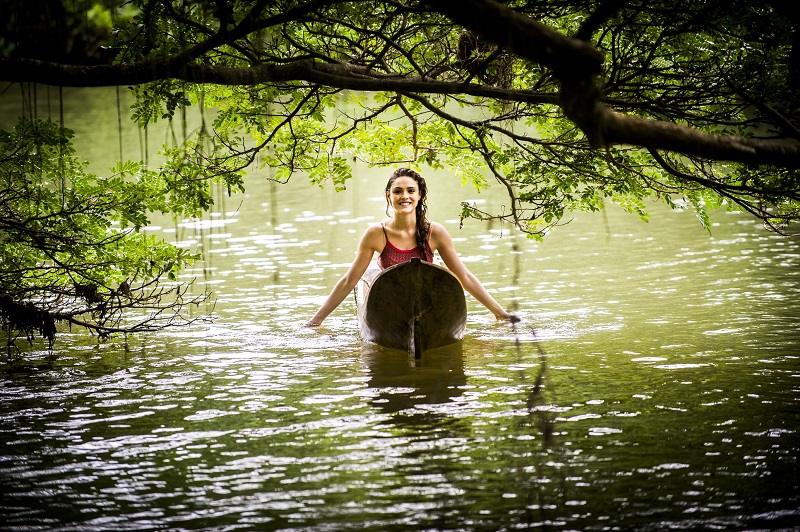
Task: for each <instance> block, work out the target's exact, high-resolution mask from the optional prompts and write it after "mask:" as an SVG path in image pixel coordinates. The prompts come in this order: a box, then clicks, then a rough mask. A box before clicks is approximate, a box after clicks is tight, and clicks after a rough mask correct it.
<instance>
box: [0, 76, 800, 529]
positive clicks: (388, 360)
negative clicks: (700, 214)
mask: <svg viewBox="0 0 800 532" xmlns="http://www.w3.org/2000/svg"><path fill="white" fill-rule="evenodd" d="M15 90H16V89H9V90H7V91H6V92H5V93H3V95H2V98H0V109H2V114H3V122H4V125H6V126H7V125H8V123H9V121H10V120H9V119H10V118H13V116H12V115H14V114H15V113H18V112H19V106H20V100H21V99H20V97H19V93H18V92H16V93H15V92H14V91H15ZM51 91H53V92H54V91H55V89H51ZM44 94H47V93H46V92H45V89H40V90H39V99H40V100H41V101H42V103H41V104H40V108H39V113H40V114H41V113H44V112H45V111H44V110H43V109H44V107H42V106H44V105H45V103H46V102H48V101H49V102H52V100H53V98H54V96H53V93H49V94H48V96H47V97H45V96H44ZM56 102H57V100H56ZM50 105H51V109H50V111H49V112H50V113H51V114H53V115H54V116H55V117H57V116H58V115H59V113H60V111H59V110H58V109H59V108H58V104H57V103H50ZM116 109H117V96H116V93H115V91H114V89H91V90H69V91H67V90H65V95H64V110H63V115H64V120H65V124H66V125H67V126H68V127H71V128H73V129H75V130H76V132H77V134H78V135H77V138H76V144H77V146H78V148H79V150H81V153H84V154H86V156H87V157H90V158H91V159H92V164H93V166H92V167H93V169H94V170H95V171H96V172H103V171H106V170H104V168H103V167H104V166H105V168H107V167H108V166H109V165H110V164H111V163H112V162H113V161H114V159H115V158H116V157H117V156H118V154H119V153H120V152H123V154H124V156H125V157H130V158H137V159H138V158H139V157H140V155H141V154H142V153H145V152H147V156H148V157H153V156H154V154H155V152H156V150H157V146H158V145H159V144H160V143H161V142H163V138H156V137H158V136H157V135H155V134H149V136H148V139H147V140H148V142H150V143H151V144H150V145H148V147H147V149H145V148H144V147H143V146H144V144H143V142H144V141H142V140H141V138H142V134H141V133H140V132H137V130H136V129H135V128H132V127H131V126H130V125H129V124H128V123H127V118H124V117H123V120H124V121H125V123H124V124H122V126H121V127H122V130H123V137H122V141H121V140H120V135H119V131H120V129H119V128H120V124H119V123H118V116H117V111H116ZM11 123H13V120H11ZM386 174H387V171H385V170H374V169H368V168H362V167H359V168H357V169H356V172H355V176H354V178H353V180H352V181H351V182H350V183H348V186H347V190H346V191H344V192H340V193H336V192H334V191H333V189H332V187H330V186H329V187H327V188H325V189H319V188H314V187H312V186H311V185H310V184H308V183H307V182H304V179H303V178H302V176H298V177H295V178H293V179H292V180H291V181H290V182H289V183H288V184H285V185H279V184H275V183H272V182H269V181H268V180H266V179H265V177H266V176H267V174H266V173H265V172H264V171H256V172H253V173H252V174H251V175H249V176H248V178H247V193H245V194H239V195H236V196H234V197H230V198H227V197H225V198H223V197H222V196H221V195H219V198H218V204H217V207H216V209H215V212H214V213H213V214H211V215H209V216H206V217H205V218H204V219H201V220H193V221H192V220H190V221H182V222H179V223H172V222H170V221H163V220H162V221H157V220H154V224H153V225H152V226H150V227H148V228H147V230H148V231H152V232H154V233H156V234H159V235H161V236H163V237H164V238H166V239H168V240H170V241H174V242H177V243H179V244H180V245H185V246H188V247H192V248H193V249H197V250H199V251H201V253H202V256H203V261H201V262H200V263H198V264H196V265H195V267H193V268H192V269H190V270H189V271H187V272H185V273H184V276H183V279H184V280H189V279H191V278H196V280H195V284H194V285H193V288H192V290H193V291H194V292H195V293H202V292H204V291H210V292H212V293H213V296H214V300H215V304H214V306H213V307H211V306H210V305H209V306H208V307H207V308H205V309H200V311H213V315H214V316H215V321H214V322H213V323H211V324H200V323H198V324H195V325H193V326H190V327H187V328H184V329H177V330H170V331H165V332H163V333H159V334H155V335H146V336H139V337H136V338H131V339H129V340H128V341H127V342H126V341H125V340H124V339H121V338H118V339H115V340H112V341H108V342H103V343H98V342H97V341H96V340H95V339H93V338H92V337H90V336H89V335H87V334H86V333H85V332H82V331H80V330H77V329H73V330H70V329H63V330H60V333H59V335H58V336H57V338H56V346H55V352H54V353H53V355H54V356H51V354H50V353H48V351H47V350H46V348H45V347H43V346H42V345H41V344H36V345H34V346H32V347H31V348H30V349H28V350H24V352H23V353H22V354H21V355H16V356H14V357H12V358H10V359H9V358H7V357H3V358H2V359H0V440H2V450H0V486H2V488H1V489H2V501H0V515H2V520H0V522H1V523H2V524H0V528H2V529H4V530H40V529H48V530H189V529H206V530H286V531H289V530H319V531H323V530H324V531H328V530H367V529H368V530H406V529H414V530H467V531H472V530H475V531H478V530H512V529H546V530H623V529H624V530H661V529H679V530H680V529H685V530H697V529H706V530H708V529H713V530H719V529H727V530H734V529H760V530H763V529H784V530H785V529H800V528H798V527H800V510H798V508H800V467H798V456H799V455H800V438H799V437H798V427H800V424H798V421H799V420H800V408H799V407H800V359H799V358H798V357H800V349H798V345H799V344H800V330H799V329H798V323H799V322H800V268H798V266H800V240H798V239H797V238H786V237H780V236H777V235H774V234H771V233H769V232H767V231H765V230H764V229H763V227H761V226H760V225H759V224H758V223H757V222H756V221H754V220H753V219H751V218H750V217H748V216H747V215H744V214H741V213H737V212H723V211H718V212H714V213H713V214H712V222H713V227H712V232H711V234H710V235H709V233H707V232H706V231H705V230H704V229H703V228H702V227H701V226H700V224H699V222H698V221H697V219H696V218H695V217H694V215H693V214H692V213H690V212H678V211H670V210H669V209H667V208H666V207H662V206H659V205H654V206H653V207H652V209H651V210H652V212H653V214H652V217H651V221H650V223H644V222H642V221H640V220H639V219H638V218H636V217H634V216H633V215H629V214H626V213H624V212H622V211H621V210H620V209H619V208H617V207H615V206H609V208H608V209H607V210H606V211H605V212H604V213H600V214H582V213H579V214H576V215H575V216H574V219H573V220H572V221H571V222H570V223H568V224H566V225H564V226H561V227H558V228H556V229H555V230H554V231H553V232H552V233H551V234H549V235H548V236H547V237H546V238H545V240H544V241H543V242H535V241H533V240H529V239H527V238H525V237H524V236H523V235H521V234H519V233H518V232H515V231H512V230H511V229H510V228H508V227H501V226H498V225H495V226H491V225H488V224H486V223H480V222H476V221H470V220H468V221H466V222H465V223H464V226H463V228H459V220H458V213H459V212H460V207H459V202H460V201H462V200H473V201H477V202H480V203H481V205H482V206H484V207H486V208H496V207H498V206H499V205H501V204H502V201H503V197H502V193H501V191H500V190H499V188H498V187H495V188H494V189H490V190H488V191H484V192H481V193H477V192H476V191H475V190H474V189H472V188H470V187H469V186H462V185H461V184H460V182H459V181H458V180H457V179H454V177H453V176H452V175H450V174H449V173H448V172H447V171H437V172H430V171H428V172H425V174H426V175H427V177H428V182H429V187H430V190H431V194H430V199H429V201H430V206H431V209H430V217H431V218H432V219H434V220H437V221H440V222H441V223H443V224H444V225H445V227H447V229H448V230H449V231H450V232H451V234H452V235H453V237H454V239H455V242H456V247H457V249H458V250H459V252H460V254H461V255H462V257H463V259H464V260H465V262H466V264H467V265H468V267H469V268H470V269H471V270H472V271H473V272H474V273H475V274H476V275H477V276H478V278H479V279H481V280H482V281H483V283H484V284H485V286H486V287H487V288H488V289H489V290H490V291H491V292H492V293H493V294H494V296H495V297H496V298H497V299H498V301H500V302H501V303H502V304H504V305H505V306H506V307H507V308H513V309H514V310H515V311H516V312H517V313H518V314H519V315H520V316H521V317H522V319H523V321H522V323H521V324H519V325H518V326H515V327H512V326H510V325H507V324H498V323H496V322H495V321H494V319H493V318H492V316H491V315H490V314H489V313H488V311H487V310H486V309H484V308H483V307H481V306H480V305H479V304H478V303H476V302H475V301H474V300H472V299H471V298H469V297H468V307H469V319H468V325H467V333H466V336H465V338H464V340H463V341H462V342H461V343H459V344H456V345H455V346H453V347H450V348H443V349H440V350H436V351H432V352H429V353H426V354H425V355H423V357H422V359H420V360H419V361H415V360H414V359H413V357H412V358H411V359H409V356H408V355H407V354H405V353H402V352H397V351H391V350H386V349H381V348H378V347H375V346H371V345H367V344H364V343H363V342H361V341H360V339H359V337H358V326H357V323H356V318H355V311H354V304H353V301H352V299H348V300H346V301H345V302H344V303H343V304H342V306H340V307H339V308H338V309H337V310H336V311H335V312H334V313H333V314H332V315H331V317H330V318H329V319H328V320H326V322H325V324H324V325H323V326H322V327H320V328H319V329H310V328H306V327H303V326H302V325H303V323H304V321H305V320H307V319H308V318H309V317H310V316H311V315H312V314H313V313H314V311H315V310H316V308H317V307H318V306H319V304H320V303H321V302H322V300H323V299H324V297H325V295H326V294H327V293H328V291H329V290H330V288H331V287H332V286H333V284H334V283H335V281H336V280H337V279H338V277H339V276H341V275H342V274H343V273H344V271H345V269H346V268H347V265H348V264H349V262H350V260H352V257H353V254H354V252H355V248H356V244H357V242H358V238H359V237H360V235H361V233H362V232H363V230H364V228H365V227H366V226H367V225H368V224H369V223H373V222H375V221H378V220H380V219H381V218H382V217H383V216H384V208H385V204H384V200H383V198H382V188H383V185H384V184H385V182H386V178H387V175H386Z"/></svg>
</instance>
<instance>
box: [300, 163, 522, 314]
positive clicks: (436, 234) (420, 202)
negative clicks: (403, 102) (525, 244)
mask: <svg viewBox="0 0 800 532" xmlns="http://www.w3.org/2000/svg"><path fill="white" fill-rule="evenodd" d="M427 194H428V187H427V185H426V184H425V179H423V177H422V176H421V175H419V174H418V173H417V172H415V171H414V170H410V169H408V168H398V169H397V170H395V172H394V173H393V174H392V176H391V177H390V178H389V182H388V183H387V184H386V203H387V210H388V207H389V206H391V207H392V209H394V217H392V218H388V219H387V220H384V221H383V222H381V223H380V224H375V225H372V226H370V227H369V228H368V229H367V230H366V232H365V233H364V235H363V236H362V237H361V242H360V243H359V244H358V251H357V252H356V258H355V260H354V261H353V264H351V265H350V269H348V270H347V273H345V274H344V277H342V278H341V279H339V282H337V283H336V286H334V287H333V290H332V291H331V293H330V295H329V296H328V299H327V300H326V301H325V303H323V304H322V306H321V307H320V309H319V310H318V311H317V313H316V314H314V317H313V318H311V320H310V321H309V322H308V323H307V325H311V326H316V325H319V324H321V323H322V321H323V320H324V319H325V318H327V317H328V315H329V314H330V313H331V312H333V310H334V309H335V308H336V307H338V306H339V303H341V302H342V301H343V300H344V298H345V297H347V295H348V294H349V293H350V292H352V291H353V289H354V288H355V287H356V284H357V283H358V281H359V279H361V276H362V275H364V272H365V271H366V270H367V268H368V267H369V265H370V262H372V257H373V255H374V254H375V253H378V254H379V257H378V266H379V267H380V268H381V269H385V268H388V267H389V266H393V265H394V264H398V263H400V262H406V261H409V260H411V259H412V258H414V257H418V258H420V259H422V260H425V261H428V262H432V261H433V252H434V251H438V252H439V256H440V257H441V259H442V261H443V262H444V264H445V266H447V268H448V269H449V270H450V271H451V272H453V274H455V276H456V277H458V279H459V281H461V285H462V286H463V287H464V289H465V290H466V291H467V292H469V293H470V294H472V296H473V297H474V298H475V299H477V300H478V301H480V302H481V303H483V305H484V306H486V308H488V309H489V310H490V311H491V312H492V314H494V315H495V317H496V318H497V319H498V320H509V321H511V322H516V321H519V318H517V317H516V316H515V315H514V314H511V313H508V312H506V311H505V310H503V307H501V306H500V304H499V303H498V302H497V301H495V300H494V298H493V297H492V296H491V295H490V294H489V292H487V291H486V289H485V288H484V287H483V285H482V284H481V282H480V281H479V280H478V279H477V277H475V276H474V275H473V274H472V272H470V271H469V270H468V269H467V267H466V266H464V263H463V262H461V259H460V258H459V257H458V254H457V253H456V249H455V246H454V245H453V239H452V238H451V237H450V234H449V233H448V232H447V229H445V228H444V227H443V226H442V225H441V224H439V223H436V222H430V221H428V219H427V218H426V213H427V210H428V207H427V205H426V203H425V198H426V196H427Z"/></svg>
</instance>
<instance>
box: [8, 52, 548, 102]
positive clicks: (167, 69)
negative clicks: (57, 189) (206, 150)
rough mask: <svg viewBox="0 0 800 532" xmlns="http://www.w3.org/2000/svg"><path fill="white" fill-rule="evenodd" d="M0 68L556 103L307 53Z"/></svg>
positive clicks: (58, 81)
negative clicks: (245, 60) (246, 63)
mask: <svg viewBox="0 0 800 532" xmlns="http://www.w3.org/2000/svg"><path fill="white" fill-rule="evenodd" d="M0 72H3V75H4V78H5V79H9V80H13V81H15V82H33V83H43V84H45V85H53V86H60V87H111V86H124V85H139V84H143V83H149V82H152V81H157V80H161V79H179V80H183V81H188V82H191V83H211V84H219V85H259V84H266V83H282V82H290V81H306V82H309V83H316V84H319V85H324V86H328V87H334V88H337V89H349V90H359V91H392V92H418V93H423V94H467V95H470V96H479V97H484V98H496V99H499V100H508V101H517V102H525V103H537V104H542V103H549V104H555V103H557V98H556V96H555V95H553V94H547V93H541V92H534V91H525V90H513V89H503V88H497V87H489V86H486V85H479V84H475V83H457V82H446V81H435V80H430V79H424V78H420V77H412V78H407V77H401V76H399V75H398V76H381V75H378V74H377V73H374V72H368V71H367V70H366V69H364V68H362V67H357V66H355V65H348V64H344V63H339V64H334V63H321V62H318V61H314V60H312V59H303V60H299V61H295V62H294V63H290V64H286V65H260V66H255V67H241V68H231V67H221V66H207V65H195V64H180V63H178V61H177V60H176V59H174V58H171V59H162V60H154V61H149V62H146V63H136V64H131V65H99V66H85V65H65V64H60V63H51V62H46V61H38V60H32V59H4V58H0Z"/></svg>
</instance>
